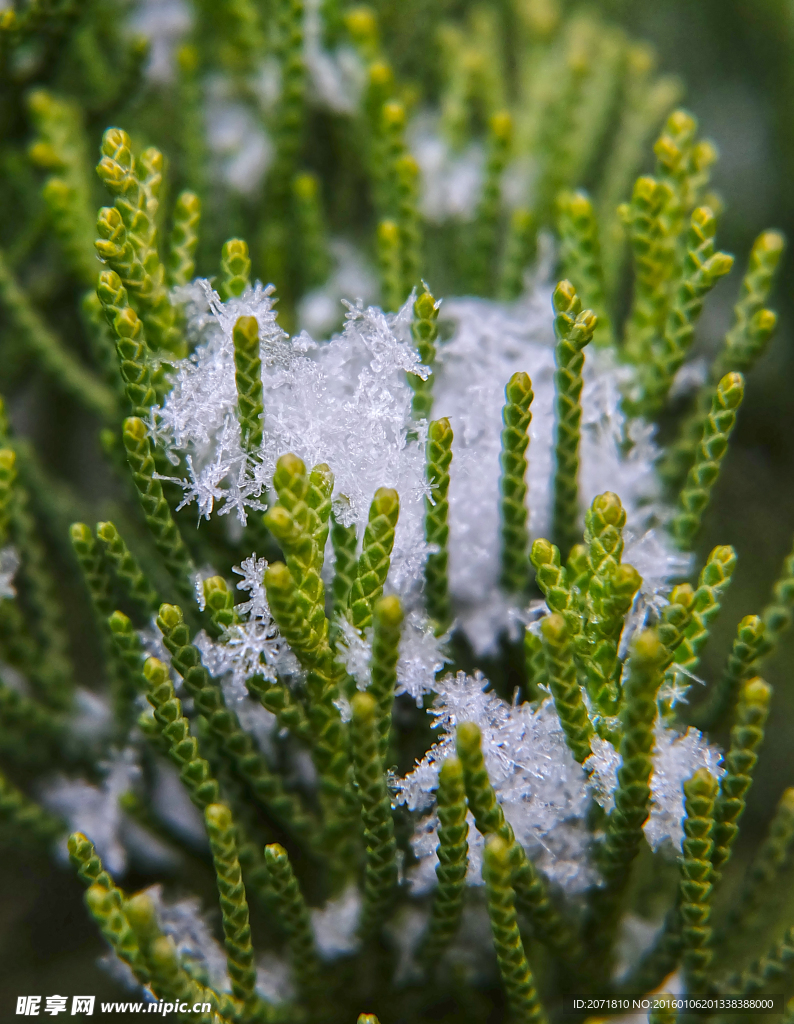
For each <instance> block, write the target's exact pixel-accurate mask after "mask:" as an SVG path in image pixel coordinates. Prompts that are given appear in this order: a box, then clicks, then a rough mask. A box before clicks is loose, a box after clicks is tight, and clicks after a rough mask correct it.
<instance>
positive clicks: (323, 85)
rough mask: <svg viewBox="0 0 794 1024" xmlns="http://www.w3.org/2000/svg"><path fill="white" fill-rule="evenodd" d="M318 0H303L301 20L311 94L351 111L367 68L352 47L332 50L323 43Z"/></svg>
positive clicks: (332, 106) (339, 110)
mask: <svg viewBox="0 0 794 1024" xmlns="http://www.w3.org/2000/svg"><path fill="white" fill-rule="evenodd" d="M320 2H321V0H306V5H305V17H304V22H303V38H304V43H303V59H304V62H305V64H306V70H307V71H308V73H309V80H310V82H311V85H312V91H313V94H314V96H313V98H314V100H315V101H316V102H318V103H319V104H320V105H322V106H324V107H327V108H328V109H329V110H332V111H334V112H336V113H342V114H353V113H355V112H356V110H357V109H358V105H359V98H360V96H361V90H362V88H363V86H364V83H365V81H366V70H365V68H364V66H363V65H362V63H361V60H360V58H359V56H358V54H357V53H356V51H355V50H354V49H352V47H350V46H339V47H337V48H336V49H335V50H334V51H329V50H327V49H325V48H324V47H323V45H322V30H323V26H322V19H321V17H320Z"/></svg>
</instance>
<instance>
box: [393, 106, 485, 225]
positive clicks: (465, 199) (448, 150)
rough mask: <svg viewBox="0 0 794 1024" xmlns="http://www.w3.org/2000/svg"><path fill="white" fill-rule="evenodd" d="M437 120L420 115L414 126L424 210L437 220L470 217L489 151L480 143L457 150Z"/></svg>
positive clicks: (438, 221) (412, 144)
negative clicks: (459, 151)
mask: <svg viewBox="0 0 794 1024" xmlns="http://www.w3.org/2000/svg"><path fill="white" fill-rule="evenodd" d="M436 121H437V119H436V118H433V117H428V116H419V117H417V118H415V119H414V121H413V123H412V126H411V140H410V141H411V149H412V151H413V154H414V156H415V157H416V162H417V163H418V164H419V169H420V171H421V182H422V196H421V203H422V213H423V214H424V216H425V217H427V219H428V220H430V221H433V222H436V223H442V222H444V221H446V220H448V219H449V218H450V217H454V218H458V219H460V220H470V219H471V217H472V215H473V214H474V211H475V209H476V206H477V202H478V200H479V198H480V195H481V193H482V180H483V167H484V164H485V154H484V152H483V149H482V146H480V145H478V144H476V143H472V144H471V145H470V146H468V147H467V148H466V149H465V150H464V151H463V152H461V153H457V152H455V151H454V150H453V148H452V147H451V146H450V144H449V143H448V142H447V141H446V139H444V137H443V136H442V135H441V134H440V133H439V132H438V126H437V123H436Z"/></svg>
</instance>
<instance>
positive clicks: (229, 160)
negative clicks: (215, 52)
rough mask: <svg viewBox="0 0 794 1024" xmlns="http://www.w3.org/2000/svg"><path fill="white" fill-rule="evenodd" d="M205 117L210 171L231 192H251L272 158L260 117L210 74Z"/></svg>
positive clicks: (225, 83) (223, 83)
mask: <svg viewBox="0 0 794 1024" xmlns="http://www.w3.org/2000/svg"><path fill="white" fill-rule="evenodd" d="M205 120H206V128H207V131H206V137H207V147H208V149H209V152H210V158H211V159H210V167H211V173H212V175H213V176H214V177H215V178H216V179H218V180H219V181H221V182H222V183H223V184H224V185H226V186H228V187H229V188H230V189H231V190H232V191H233V192H237V193H239V194H240V195H242V196H253V195H254V194H255V193H256V191H257V189H259V187H260V186H261V184H262V181H263V179H264V176H265V173H266V171H267V169H268V167H269V166H270V164H271V162H272V160H273V143H272V142H271V140H270V137H269V136H268V134H267V132H266V131H265V130H264V128H263V127H262V121H261V117H258V116H257V113H256V112H255V111H254V110H252V109H251V108H250V107H249V106H246V105H245V104H244V103H241V102H240V101H239V100H237V99H235V98H234V93H233V88H232V85H231V83H230V82H228V81H227V80H226V79H224V78H220V77H217V76H214V77H212V78H211V79H210V80H209V82H208V83H207V102H206V107H205Z"/></svg>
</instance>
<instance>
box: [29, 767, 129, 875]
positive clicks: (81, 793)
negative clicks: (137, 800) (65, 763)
mask: <svg viewBox="0 0 794 1024" xmlns="http://www.w3.org/2000/svg"><path fill="white" fill-rule="evenodd" d="M99 768H100V770H101V771H103V772H104V776H105V777H104V779H103V780H102V784H101V785H99V786H94V785H91V783H89V782H86V781H85V780H84V779H79V778H78V779H69V778H67V777H66V776H64V775H58V776H56V777H55V778H54V779H52V780H50V781H49V782H48V783H46V785H45V786H44V787H43V788H42V792H41V802H42V803H43V804H44V806H45V807H47V808H49V810H51V811H52V812H53V813H54V814H57V815H59V816H60V817H61V818H63V819H64V820H65V821H66V822H67V823H68V825H69V831H70V832H82V833H84V835H86V836H88V837H89V839H90V840H91V841H92V842H93V844H94V846H95V847H96V849H97V852H98V853H99V856H100V857H101V858H102V863H103V864H104V865H105V867H106V868H107V870H108V871H110V873H111V874H113V875H123V874H124V871H125V870H126V866H127V853H126V850H125V848H124V844H123V841H122V837H121V830H122V823H123V822H122V810H121V807H120V805H119V798H120V797H121V796H123V794H124V793H126V792H128V791H129V790H131V789H132V788H133V786H134V784H135V782H136V780H137V779H138V777H139V775H140V768H139V767H138V765H137V758H136V752H135V751H134V750H133V749H132V748H127V749H125V750H123V751H120V752H117V754H116V756H114V758H113V759H112V760H111V761H108V762H105V763H103V764H100V765H99ZM62 853H63V856H64V857H66V845H65V842H64V845H63V851H62Z"/></svg>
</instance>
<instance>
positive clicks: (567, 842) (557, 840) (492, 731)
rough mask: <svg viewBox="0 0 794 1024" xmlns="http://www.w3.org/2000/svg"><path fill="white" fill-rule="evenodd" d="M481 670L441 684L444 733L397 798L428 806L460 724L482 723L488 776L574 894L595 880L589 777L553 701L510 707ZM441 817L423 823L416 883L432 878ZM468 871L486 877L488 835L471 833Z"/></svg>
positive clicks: (539, 854) (437, 714)
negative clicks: (590, 859) (589, 852)
mask: <svg viewBox="0 0 794 1024" xmlns="http://www.w3.org/2000/svg"><path fill="white" fill-rule="evenodd" d="M487 685H488V681H487V680H486V679H485V678H484V677H483V676H482V675H481V674H480V673H477V674H476V675H474V676H467V675H466V674H465V673H464V672H458V673H457V675H456V676H452V675H449V676H446V677H445V678H443V679H441V680H439V681H438V682H437V683H436V686H435V689H436V691H437V693H438V696H437V698H436V700H435V702H434V704H433V707H432V709H431V714H432V715H433V717H434V718H435V723H434V726H435V728H437V729H438V730H439V732H440V734H441V735H440V738H439V739H438V740H437V741H436V743H434V744H433V746H432V747H431V748H430V750H428V752H427V753H426V754H425V756H424V758H423V759H422V760H421V761H419V762H418V764H417V765H416V767H415V768H414V769H413V771H412V772H410V774H409V775H407V776H406V777H405V778H404V779H398V780H395V786H396V789H397V797H396V799H397V801H398V802H399V803H404V804H405V805H406V806H407V807H408V809H409V810H417V811H421V810H425V809H427V808H428V807H429V806H430V805H431V804H432V802H433V795H432V793H433V790H434V789H435V788H436V786H437V784H438V772H439V770H440V767H441V765H442V763H443V762H444V760H445V758H446V757H447V756H449V755H450V754H452V753H453V752H454V742H455V739H454V738H455V727H456V726H457V725H458V724H459V723H461V722H469V721H471V722H476V723H477V725H478V726H479V727H480V729H481V731H482V748H483V755H484V757H485V764H486V767H487V768H488V774H489V777H490V779H491V781H492V783H493V786H494V789H495V790H496V793H497V797H498V799H499V802H500V803H501V805H502V808H503V810H504V813H505V817H506V818H507V819H508V821H509V822H510V824H511V825H512V826H513V829H514V831H515V833H516V838H517V839H518V841H519V842H520V843H521V844H522V845H523V846H524V847H525V849H526V850H527V852H528V853H530V855H531V856H532V858H533V860H534V861H535V863H536V864H537V865H538V867H539V868H540V869H541V870H542V871H544V872H545V873H546V874H547V875H548V876H549V878H551V879H552V880H553V881H555V882H557V883H559V884H560V885H561V886H563V887H564V888H565V889H566V890H567V891H569V892H578V891H581V890H582V889H584V888H586V887H587V886H588V885H590V884H592V882H593V881H594V878H595V876H594V873H593V871H592V869H591V868H590V867H589V866H588V864H587V860H586V847H587V843H588V833H587V830H586V828H585V827H584V815H585V813H586V810H587V806H588V802H589V793H588V786H587V776H586V774H585V772H584V771H583V770H582V767H581V766H580V765H578V764H577V763H576V761H574V759H573V756H572V755H571V752H570V751H569V749H568V747H567V744H566V742H565V736H564V733H563V731H562V727H561V726H560V722H559V719H558V718H557V714H556V711H555V710H554V705H553V704H552V702H551V701H550V700H545V701H543V702H542V703H541V704H540V705H539V706H533V705H531V704H528V703H525V704H508V703H506V702H505V701H503V700H502V699H501V698H500V697H498V696H497V695H496V694H495V693H493V692H486V690H485V688H486V687H487ZM437 824H438V823H437V820H436V818H435V815H432V816H430V817H429V818H427V819H426V820H424V821H422V822H420V824H419V826H418V829H417V832H416V834H415V837H414V843H413V850H414V853H415V855H416V856H417V857H418V858H419V860H420V867H419V870H418V872H417V885H418V886H419V888H423V887H425V886H426V885H427V884H428V882H432V876H431V874H430V871H431V868H432V867H434V865H428V863H427V858H428V857H429V856H430V855H431V854H433V852H434V849H435V845H436V843H437V839H436V838H435V833H436V831H437ZM469 843H470V850H469V875H468V880H469V881H470V882H471V883H472V884H479V883H480V881H481V869H482V845H483V844H482V837H481V836H480V835H479V833H477V831H476V830H475V829H473V828H471V829H470V833H469Z"/></svg>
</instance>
